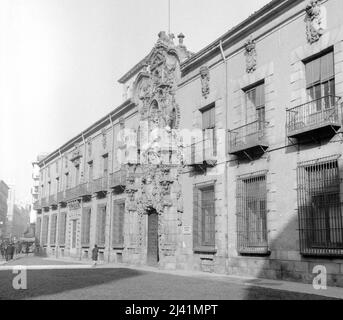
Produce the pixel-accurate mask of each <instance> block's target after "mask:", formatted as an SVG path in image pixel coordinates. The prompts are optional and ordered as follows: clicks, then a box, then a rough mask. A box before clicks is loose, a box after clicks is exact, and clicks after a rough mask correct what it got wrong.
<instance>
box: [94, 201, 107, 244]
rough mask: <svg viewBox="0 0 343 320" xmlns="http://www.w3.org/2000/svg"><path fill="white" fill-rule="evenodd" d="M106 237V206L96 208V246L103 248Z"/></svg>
mask: <svg viewBox="0 0 343 320" xmlns="http://www.w3.org/2000/svg"><path fill="white" fill-rule="evenodd" d="M105 235H106V205H100V206H98V212H97V236H96V239H97V243H96V244H97V245H98V246H100V247H103V246H105Z"/></svg>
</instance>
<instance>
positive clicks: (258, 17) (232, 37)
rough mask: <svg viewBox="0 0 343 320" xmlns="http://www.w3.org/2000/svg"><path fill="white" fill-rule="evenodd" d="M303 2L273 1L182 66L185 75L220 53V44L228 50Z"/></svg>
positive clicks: (298, 0)
mask: <svg viewBox="0 0 343 320" xmlns="http://www.w3.org/2000/svg"><path fill="white" fill-rule="evenodd" d="M301 2H305V0H273V1H271V2H269V3H268V4H266V5H265V6H264V7H262V8H261V9H259V10H258V11H256V12H255V13H253V14H252V15H250V16H249V17H248V18H247V19H245V20H244V21H242V22H241V23H239V24H238V25H236V26H235V27H233V28H232V29H230V30H229V31H227V32H226V33H225V34H223V35H222V36H221V37H219V38H218V39H216V40H215V41H213V42H212V43H211V44H209V45H208V46H206V47H205V48H204V49H202V50H200V51H199V52H197V53H196V54H195V55H193V56H192V57H190V58H189V59H187V60H186V61H185V62H183V63H182V64H181V70H182V72H183V75H185V74H187V73H188V72H190V71H191V70H193V69H194V68H196V67H197V66H199V64H201V63H204V61H205V60H208V59H210V57H212V56H213V55H216V54H217V53H218V52H220V43H222V46H223V47H224V49H225V48H227V47H228V46H229V45H232V44H233V43H235V42H237V41H240V40H241V39H244V38H246V37H247V36H249V35H251V33H254V32H256V30H258V29H260V28H261V27H262V26H264V25H266V24H267V23H269V22H270V21H271V20H273V19H275V18H276V17H277V16H280V15H282V14H283V13H284V11H287V10H289V9H290V8H292V7H294V6H296V5H298V4H299V3H301ZM217 51H218V52H217Z"/></svg>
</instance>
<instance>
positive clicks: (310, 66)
mask: <svg viewBox="0 0 343 320" xmlns="http://www.w3.org/2000/svg"><path fill="white" fill-rule="evenodd" d="M305 70H306V88H307V95H308V100H309V101H314V100H316V101H317V102H316V110H312V112H319V111H321V110H322V109H324V108H325V109H327V108H331V107H333V106H334V104H335V100H334V96H335V68H334V52H333V51H331V52H329V53H326V54H324V55H322V56H321V57H319V58H316V59H313V60H311V61H309V62H307V63H306V64H305ZM323 97H325V99H321V98H323Z"/></svg>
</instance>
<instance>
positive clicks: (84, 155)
mask: <svg viewBox="0 0 343 320" xmlns="http://www.w3.org/2000/svg"><path fill="white" fill-rule="evenodd" d="M82 141H83V145H84V153H83V178H84V177H85V172H86V140H85V136H84V133H83V132H82ZM83 181H84V179H83ZM82 212H83V198H81V219H80V224H81V232H80V233H81V239H80V240H81V245H80V261H81V260H82Z"/></svg>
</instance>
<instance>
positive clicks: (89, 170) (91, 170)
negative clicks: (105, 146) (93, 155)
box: [88, 161, 93, 181]
mask: <svg viewBox="0 0 343 320" xmlns="http://www.w3.org/2000/svg"><path fill="white" fill-rule="evenodd" d="M92 180H93V161H90V162H88V181H92Z"/></svg>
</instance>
